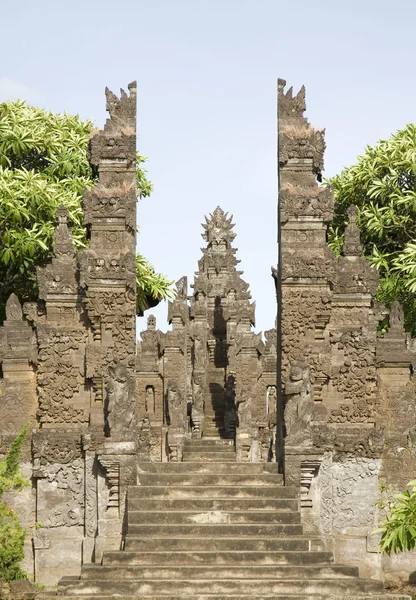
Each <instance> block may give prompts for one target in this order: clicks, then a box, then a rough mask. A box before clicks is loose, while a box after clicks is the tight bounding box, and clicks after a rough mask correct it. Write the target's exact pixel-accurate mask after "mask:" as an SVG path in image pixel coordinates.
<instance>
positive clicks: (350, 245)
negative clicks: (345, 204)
mask: <svg viewBox="0 0 416 600" xmlns="http://www.w3.org/2000/svg"><path fill="white" fill-rule="evenodd" d="M357 218H358V208H357V207H356V206H355V205H354V204H351V206H350V207H349V208H348V225H347V227H346V229H345V235H344V246H343V253H344V256H361V254H362V251H363V247H362V245H361V242H360V230H359V228H358V225H357Z"/></svg>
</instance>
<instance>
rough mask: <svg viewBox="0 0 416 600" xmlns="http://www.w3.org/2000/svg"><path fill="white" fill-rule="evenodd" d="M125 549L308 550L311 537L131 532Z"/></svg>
mask: <svg viewBox="0 0 416 600" xmlns="http://www.w3.org/2000/svg"><path fill="white" fill-rule="evenodd" d="M125 547H126V551H132V552H157V551H163V552H178V551H179V552H202V551H204V552H214V553H216V552H236V551H238V552H247V551H248V552H293V553H297V552H308V551H309V549H310V541H309V539H308V538H307V537H305V536H292V537H291V538H283V537H281V538H274V537H270V536H269V535H267V536H263V537H261V538H255V537H244V536H241V537H238V538H232V537H229V538H224V537H223V536H214V535H213V536H211V537H209V538H198V537H191V536H188V537H184V536H176V537H173V536H172V537H171V538H166V537H160V536H159V537H158V536H156V535H155V536H154V537H153V538H149V537H147V538H145V537H141V536H133V535H128V536H127V537H126V542H125Z"/></svg>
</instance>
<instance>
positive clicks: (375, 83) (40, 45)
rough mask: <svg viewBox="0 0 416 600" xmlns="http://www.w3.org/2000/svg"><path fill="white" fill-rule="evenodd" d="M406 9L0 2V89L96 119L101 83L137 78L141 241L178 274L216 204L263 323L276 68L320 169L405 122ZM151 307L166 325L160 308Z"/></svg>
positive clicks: (272, 233) (268, 300)
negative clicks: (320, 149) (312, 131)
mask: <svg viewBox="0 0 416 600" xmlns="http://www.w3.org/2000/svg"><path fill="white" fill-rule="evenodd" d="M415 22H416V2H415V0H406V1H405V0H396V1H395V2H391V1H387V0H359V1H358V0H348V1H347V2H346V1H342V2H337V1H336V0H321V1H320V0H317V1H315V2H312V1H311V0H309V1H306V0H297V1H296V2H288V1H285V2H283V1H280V0H130V1H128V0H118V1H117V2H110V1H108V0H100V1H98V0H82V1H81V0H71V2H62V1H60V0H53V1H50V0H47V1H42V0H41V1H40V2H33V1H32V0H31V1H29V0H20V2H10V1H8V0H0V23H1V44H2V50H3V52H2V61H1V63H0V101H2V100H5V99H8V98H13V97H16V96H17V97H19V98H23V99H25V100H27V101H28V102H30V103H33V104H36V105H38V106H44V107H46V108H48V109H51V110H54V111H59V112H62V111H64V110H66V111H67V112H69V113H79V114H80V115H81V116H82V117H85V118H86V117H88V118H93V119H94V120H95V121H96V123H97V124H98V125H102V123H103V122H104V119H105V98H104V88H105V86H106V85H107V86H108V87H110V89H112V90H113V91H114V92H118V91H119V88H120V87H124V88H125V89H127V84H128V83H129V82H130V81H132V80H134V79H137V81H138V111H139V118H138V132H139V136H138V147H139V150H140V151H141V152H142V153H143V154H145V155H146V156H148V157H149V162H148V172H149V177H150V179H151V180H152V181H153V183H154V187H155V191H154V194H153V195H152V197H151V198H149V199H146V200H143V201H142V202H141V203H140V204H139V207H138V221H139V225H140V235H139V237H138V248H139V250H140V252H142V253H143V254H144V255H145V256H146V257H147V258H148V259H149V260H150V261H151V262H152V263H153V264H154V266H155V267H156V269H157V270H158V271H161V272H163V273H165V274H166V275H168V276H169V277H170V278H171V279H174V280H177V279H179V278H180V277H181V276H182V275H188V279H191V280H192V276H193V272H194V271H195V269H196V267H197V260H198V259H199V258H200V248H201V246H202V245H203V240H202V238H201V237H200V234H201V232H202V228H201V226H200V223H201V222H202V221H203V218H204V215H206V214H208V213H209V212H212V211H213V210H214V209H215V207H216V206H217V205H220V206H221V207H222V208H223V209H224V210H225V211H228V212H230V213H232V214H233V215H234V221H235V223H236V227H235V231H236V233H237V238H236V240H235V244H236V246H237V247H238V248H239V251H238V258H239V259H240V260H241V263H240V267H241V269H242V270H244V278H245V279H246V281H247V282H248V283H249V284H250V287H251V292H252V296H253V299H254V300H256V303H257V319H256V321H257V323H256V329H257V330H258V331H259V330H265V329H269V328H270V327H272V326H273V324H274V319H275V313H276V305H275V294H274V288H273V282H272V278H271V277H270V265H271V264H274V263H275V262H276V255H277V247H276V211H277V190H276V188H277V174H276V171H277V168H276V80H277V78H278V77H282V78H284V79H286V80H287V82H288V85H293V86H294V88H295V90H296V91H297V89H298V88H299V87H300V86H301V85H302V84H305V85H306V93H307V96H306V100H307V116H308V119H309V120H310V122H311V123H313V124H314V125H315V126H317V127H326V131H327V134H326V141H327V152H326V172H325V175H326V176H330V175H334V174H336V173H338V172H339V171H340V170H341V169H342V168H343V167H344V166H348V165H350V164H352V163H353V162H354V161H355V159H356V156H357V155H359V154H360V153H362V151H363V150H364V148H365V146H366V145H367V144H368V143H370V144H373V143H375V142H376V141H377V140H378V139H380V138H383V137H384V138H385V137H388V136H389V135H390V134H391V133H393V132H395V131H396V130H397V129H399V128H401V127H403V126H405V125H406V124H407V123H409V122H412V121H413V122H414V121H416V78H415V76H414V65H415V58H416V35H415ZM152 312H153V313H154V314H155V315H156V316H157V319H158V326H159V327H160V328H161V329H163V330H165V329H166V315H167V307H166V305H165V304H162V305H161V306H159V307H157V308H156V309H153V311H152ZM147 314H149V312H148V313H146V316H147ZM144 324H145V319H141V323H139V329H142V328H144Z"/></svg>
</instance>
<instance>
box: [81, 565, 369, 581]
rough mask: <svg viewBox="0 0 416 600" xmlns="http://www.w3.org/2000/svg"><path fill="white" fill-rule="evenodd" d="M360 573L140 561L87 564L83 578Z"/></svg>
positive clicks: (288, 576) (279, 576) (346, 569)
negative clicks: (125, 563) (145, 562)
mask: <svg viewBox="0 0 416 600" xmlns="http://www.w3.org/2000/svg"><path fill="white" fill-rule="evenodd" d="M352 577H354V578H356V577H358V568H357V567H351V566H345V565H314V566H302V565H301V566H299V565H296V566H280V565H278V566H276V565H267V566H257V565H255V566H253V565H239V566H233V565H231V566H230V565H227V566H218V565H214V566H205V565H199V566H197V567H191V566H183V565H181V566H173V567H169V566H164V565H156V566H154V567H149V566H142V567H139V566H137V565H131V566H117V567H114V566H103V565H84V566H83V567H82V571H81V579H82V580H84V579H101V580H105V579H108V580H113V579H136V580H138V579H144V580H147V579H151V580H156V579H160V580H162V579H170V580H175V579H178V580H179V579H185V580H188V579H189V580H191V579H206V580H214V579H223V580H233V579H234V580H237V581H238V580H244V579H272V578H273V579H289V580H293V579H295V578H300V579H303V580H304V579H322V578H329V579H334V578H335V579H345V578H352Z"/></svg>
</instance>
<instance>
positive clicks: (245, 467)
mask: <svg viewBox="0 0 416 600" xmlns="http://www.w3.org/2000/svg"><path fill="white" fill-rule="evenodd" d="M278 468H279V466H278V464H277V463H272V462H269V463H226V464H224V465H215V466H212V465H209V464H208V465H201V464H200V463H195V464H194V465H192V464H187V465H184V464H183V463H180V462H170V463H156V462H153V463H140V464H139V465H138V470H139V472H141V473H187V474H189V473H206V474H210V473H211V474H213V473H214V474H217V475H220V474H226V475H228V474H229V473H240V474H248V475H253V474H254V475H260V474H263V473H272V474H275V475H278V474H279V473H278Z"/></svg>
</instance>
